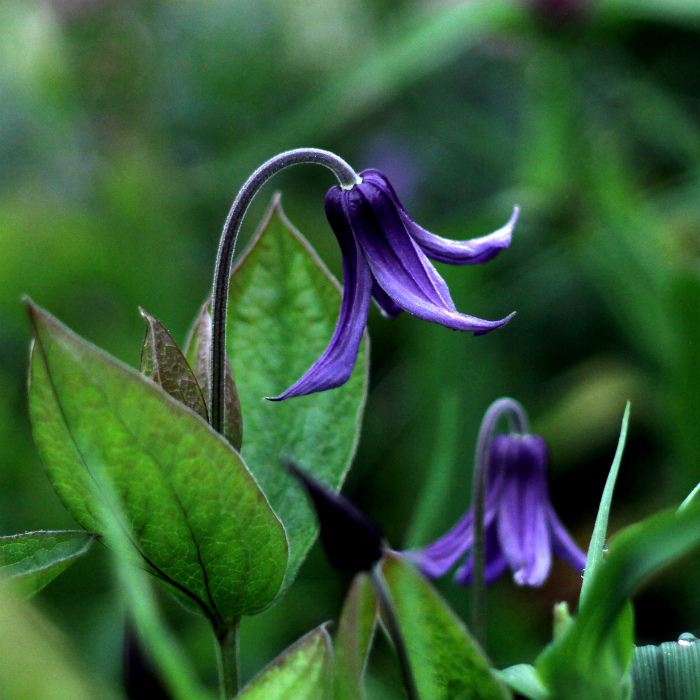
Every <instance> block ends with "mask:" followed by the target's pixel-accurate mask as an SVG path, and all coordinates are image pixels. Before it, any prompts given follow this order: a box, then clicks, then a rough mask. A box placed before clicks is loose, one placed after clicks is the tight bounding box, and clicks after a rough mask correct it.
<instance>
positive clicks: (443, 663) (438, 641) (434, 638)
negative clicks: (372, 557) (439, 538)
mask: <svg viewBox="0 0 700 700" xmlns="http://www.w3.org/2000/svg"><path fill="white" fill-rule="evenodd" d="M384 576H385V578H386V582H387V586H388V588H389V591H390V593H391V599H392V602H393V604H394V608H395V610H396V616H397V618H398V621H399V626H400V628H401V633H402V634H403V637H404V641H405V643H406V647H407V649H408V655H409V660H410V663H411V667H412V669H413V675H414V677H415V680H416V685H417V686H418V691H419V693H420V696H421V698H425V700H505V699H506V698H509V697H510V693H509V692H508V690H507V689H506V688H505V686H504V685H503V684H502V683H501V682H500V681H499V680H498V679H497V677H496V675H495V673H494V671H493V670H492V669H491V668H489V664H488V661H487V659H486V657H485V656H484V653H483V652H482V651H481V649H479V647H478V645H477V643H476V642H475V641H474V640H473V639H472V637H471V635H470V634H469V632H468V631H467V628H466V627H465V625H464V623H463V622H462V621H461V620H460V619H459V618H458V617H457V616H456V615H455V614H454V612H452V610H450V608H449V607H448V606H447V604H446V603H445V602H444V601H443V600H442V599H441V598H440V596H439V595H438V594H437V592H436V591H435V590H434V589H433V587H432V586H431V585H430V584H429V583H428V582H427V581H426V580H425V579H424V578H423V577H422V576H421V575H420V574H419V573H418V572H417V571H416V570H415V569H414V568H413V567H412V566H411V564H409V563H408V562H406V561H405V560H404V559H402V558H401V556H400V555H397V554H388V555H387V556H386V559H385V561H384Z"/></svg>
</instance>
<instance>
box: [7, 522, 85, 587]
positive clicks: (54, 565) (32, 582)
mask: <svg viewBox="0 0 700 700" xmlns="http://www.w3.org/2000/svg"><path fill="white" fill-rule="evenodd" d="M94 539H95V538H94V536H93V535H91V534H89V533H87V532H83V531H82V530H74V531H66V532H46V531H41V532H25V533H24V534H22V535H10V536H9V537H0V581H12V584H11V586H12V590H13V592H15V593H16V594H18V595H20V596H22V597H24V598H30V597H31V596H33V595H34V594H35V593H37V592H39V591H40V590H41V589H42V588H43V587H44V586H46V585H47V584H48V583H50V582H51V581H53V579H55V578H56V576H58V575H59V574H60V573H61V572H62V571H65V569H67V568H68V567H69V566H70V565H71V564H72V563H73V562H74V561H75V560H76V559H77V558H78V557H80V556H82V555H83V554H85V553H86V552H87V551H88V549H90V545H91V544H92V543H93V541H94Z"/></svg>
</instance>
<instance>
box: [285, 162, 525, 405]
mask: <svg viewBox="0 0 700 700" xmlns="http://www.w3.org/2000/svg"><path fill="white" fill-rule="evenodd" d="M360 176H361V178H362V182H360V183H358V184H356V185H354V186H353V187H352V188H350V189H342V188H341V187H339V186H335V187H332V188H331V189H330V190H329V192H328V194H327V195H326V216H327V217H328V221H329V223H330V225H331V228H332V229H333V232H334V233H335V235H336V238H337V239H338V243H339V244H340V250H341V253H342V256H343V282H344V284H343V301H342V305H341V309H340V318H339V319H338V325H337V326H336V329H335V332H334V334H333V337H332V339H331V342H330V344H329V345H328V347H327V348H326V350H325V352H324V353H323V354H322V355H321V357H320V358H319V359H318V360H317V361H316V363H315V364H314V365H313V366H312V367H311V369H309V370H308V372H306V374H304V376H303V377H302V378H301V379H300V380H299V381H298V382H296V383H295V384H294V385H293V386H292V387H290V388H289V389H287V391H285V392H284V393H283V394H281V395H280V396H278V397H276V398H275V399H273V400H277V401H281V400H283V399H288V398H291V397H292V396H303V395H305V394H312V393H315V392H318V391H326V390H327V389H333V388H335V387H338V386H340V385H342V384H344V383H345V382H346V381H347V380H348V379H349V378H350V375H351V374H352V370H353V368H354V366H355V361H356V359H357V353H358V351H359V347H360V341H361V340H362V334H363V332H364V329H365V325H366V323H367V316H368V314H369V304H370V299H371V298H372V297H374V300H375V302H376V303H377V305H378V306H379V308H380V310H381V311H382V313H383V314H384V316H386V317H389V318H393V317H395V316H397V315H398V314H399V313H400V312H401V311H407V312H408V313H410V314H412V315H413V316H417V317H418V318H422V319H423V320H425V321H432V322H433V323H439V324H440V325H443V326H445V327H447V328H451V329H453V330H459V331H471V332H472V333H474V335H482V334H483V333H487V332H488V331H490V330H493V329H494V328H499V327H500V326H503V325H504V324H505V323H507V322H508V320H509V319H510V318H511V316H512V314H511V316H507V317H506V318H503V319H501V320H500V321H485V320H483V319H480V318H476V317H474V316H468V315H466V314H461V313H459V312H458V311H457V309H456V307H455V304H454V302H453V301H452V298H451V297H450V292H449V290H448V288H447V284H446V283H445V280H443V278H442V277H441V276H440V274H439V273H438V271H437V270H436V269H435V267H434V266H433V265H432V263H431V262H430V260H429V259H428V258H432V259H433V260H437V261H439V262H446V263H450V264H452V265H474V264H477V263H482V262H487V261H488V260H491V259H492V258H493V257H495V256H496V255H497V254H498V253H499V252H500V251H501V250H502V249H503V248H507V247H508V245H509V244H510V240H511V234H512V231H513V226H514V225H515V221H516V219H517V216H518V209H517V207H516V208H515V210H514V212H513V215H512V216H511V218H510V220H509V221H508V223H507V224H506V225H505V226H503V228H500V229H499V230H497V231H495V232H493V233H491V234H489V235H487V236H482V237H481V238H474V239H472V240H468V241H451V240H448V239H446V238H440V237H439V236H436V235H435V234H432V233H429V232H428V231H426V230H425V229H423V228H421V227H420V226H419V225H418V224H417V223H416V222H415V221H414V220H413V219H412V218H411V217H410V216H409V215H408V214H407V213H406V210H405V209H404V208H403V206H402V205H401V202H400V201H399V198H398V197H397V195H396V192H395V191H394V188H393V187H392V186H391V184H390V183H389V181H388V180H387V178H386V177H385V176H384V175H383V174H382V173H380V172H379V171H378V170H373V169H370V170H364V171H362V172H361V173H360Z"/></svg>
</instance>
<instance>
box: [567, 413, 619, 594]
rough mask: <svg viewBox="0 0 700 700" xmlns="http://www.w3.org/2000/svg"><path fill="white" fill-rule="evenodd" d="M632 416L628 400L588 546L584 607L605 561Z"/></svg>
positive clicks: (583, 589)
mask: <svg viewBox="0 0 700 700" xmlns="http://www.w3.org/2000/svg"><path fill="white" fill-rule="evenodd" d="M629 418H630V404H629V401H628V402H627V406H626V407H625V413H624V416H623V417H622V428H621V429H620V437H619V439H618V441H617V450H615V457H614V459H613V463H612V466H611V467H610V471H609V472H608V478H607V480H606V482H605V488H604V489H603V496H602V498H601V499H600V505H599V506H598V515H596V519H595V525H594V527H593V534H592V535H591V543H590V545H589V546H588V554H587V556H586V568H585V571H584V574H583V583H582V584H581V597H580V599H579V607H583V606H584V605H585V602H586V597H587V595H588V591H589V588H590V582H591V581H592V580H593V576H594V573H595V571H596V569H597V568H598V567H599V566H600V565H601V564H602V563H603V559H604V556H605V538H606V537H607V532H608V518H609V517H610V507H611V505H612V497H613V492H614V491H615V482H616V481H617V473H618V471H619V470H620V462H621V461H622V454H623V452H624V450H625V442H626V440H627V426H628V424H629Z"/></svg>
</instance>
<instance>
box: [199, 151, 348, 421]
mask: <svg viewBox="0 0 700 700" xmlns="http://www.w3.org/2000/svg"><path fill="white" fill-rule="evenodd" d="M299 163H318V164H319V165H323V166H325V167H326V168H329V169H330V170H332V171H333V173H334V174H335V176H336V177H337V178H338V181H339V182H340V186H341V187H342V188H343V189H351V188H352V187H353V186H354V185H356V184H357V183H358V182H361V180H360V178H359V176H358V175H357V174H356V173H355V171H354V170H353V169H352V168H351V167H350V166H349V165H348V164H347V163H346V162H345V161H344V160H343V159H342V158H339V157H338V156H336V155H335V154H333V153H331V152H330V151H322V150H319V149H317V148H299V149H296V150H294V151H286V152H285V153H280V154H279V155H277V156H275V157H274V158H271V159H270V160H268V161H267V162H266V163H264V164H263V165H261V166H260V167H259V168H258V169H257V170H256V171H255V172H254V173H253V174H252V175H251V176H250V177H249V178H248V181H247V182H246V183H245V184H244V185H243V187H242V188H241V190H240V192H239V193H238V195H237V196H236V199H235V201H234V202H233V206H232V207H231V210H230V211H229V214H228V217H227V219H226V223H225V224H224V231H223V233H222V234H221V242H220V244H219V252H218V255H217V258H216V272H215V273H214V290H213V293H212V338H211V355H210V360H209V364H210V377H211V405H210V407H209V422H210V423H211V426H212V428H214V430H216V431H217V432H219V433H221V432H223V423H224V412H223V406H224V393H225V391H226V384H225V380H226V361H225V358H226V304H227V302H228V287H229V276H230V274H231V262H232V261H233V252H234V249H235V247H236V239H237V238H238V231H239V230H240V228H241V223H242V221H243V217H244V216H245V213H246V210H247V209H248V206H249V205H250V203H251V201H252V200H253V197H255V195H256V193H257V192H258V190H259V189H260V188H261V187H262V186H263V185H264V184H265V182H267V180H269V179H270V178H271V177H272V176H273V175H274V174H275V173H278V172H279V171H280V170H283V169H284V168H287V167H289V166H290V165H297V164H299Z"/></svg>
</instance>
